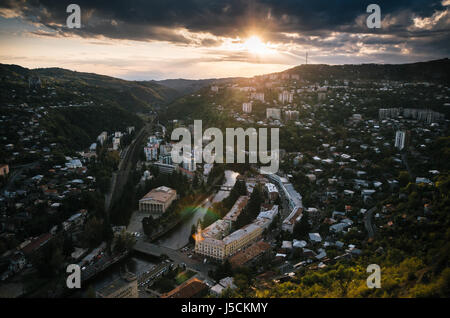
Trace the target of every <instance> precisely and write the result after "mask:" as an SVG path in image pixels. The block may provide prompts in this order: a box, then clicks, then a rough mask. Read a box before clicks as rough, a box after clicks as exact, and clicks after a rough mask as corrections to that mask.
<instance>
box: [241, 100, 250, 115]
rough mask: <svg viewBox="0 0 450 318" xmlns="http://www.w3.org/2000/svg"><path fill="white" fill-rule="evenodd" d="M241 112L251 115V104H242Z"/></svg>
mask: <svg viewBox="0 0 450 318" xmlns="http://www.w3.org/2000/svg"><path fill="white" fill-rule="evenodd" d="M242 111H243V112H244V113H251V112H252V102H248V103H242Z"/></svg>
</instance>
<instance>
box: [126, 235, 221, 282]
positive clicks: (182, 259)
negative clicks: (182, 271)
mask: <svg viewBox="0 0 450 318" xmlns="http://www.w3.org/2000/svg"><path fill="white" fill-rule="evenodd" d="M134 250H135V251H138V252H140V253H144V254H149V255H153V256H161V255H166V256H167V257H168V258H170V259H171V260H172V261H173V262H174V263H176V264H178V265H179V264H182V263H184V264H185V265H186V267H189V268H192V269H194V270H195V271H197V272H199V274H200V276H201V277H202V278H204V279H210V278H209V277H208V271H209V270H212V269H214V266H212V265H211V264H209V263H206V264H204V263H203V262H202V261H199V260H196V259H192V258H189V256H188V255H187V254H185V253H183V252H181V251H179V250H174V249H171V248H169V247H164V246H160V245H155V244H152V243H148V242H145V241H144V239H138V241H137V242H136V244H135V246H134Z"/></svg>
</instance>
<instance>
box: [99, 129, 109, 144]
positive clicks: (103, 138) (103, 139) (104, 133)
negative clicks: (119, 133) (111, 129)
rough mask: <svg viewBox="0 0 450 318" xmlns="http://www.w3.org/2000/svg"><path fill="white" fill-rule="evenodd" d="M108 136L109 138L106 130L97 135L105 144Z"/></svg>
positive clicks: (100, 141) (101, 142)
mask: <svg viewBox="0 0 450 318" xmlns="http://www.w3.org/2000/svg"><path fill="white" fill-rule="evenodd" d="M106 138H108V133H107V132H106V131H104V132H102V133H101V134H100V135H98V137H97V141H98V142H99V143H100V144H101V145H103V143H104V142H105V141H106Z"/></svg>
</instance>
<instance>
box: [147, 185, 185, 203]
mask: <svg viewBox="0 0 450 318" xmlns="http://www.w3.org/2000/svg"><path fill="white" fill-rule="evenodd" d="M176 193H177V192H176V191H175V190H174V189H171V188H168V187H165V186H161V187H158V188H156V189H153V190H151V191H150V192H149V193H147V194H146V195H145V196H144V197H143V198H142V199H141V200H139V201H146V200H154V201H159V202H162V203H164V202H167V201H168V200H169V199H170V198H171V197H172V196H173V195H175V194H176Z"/></svg>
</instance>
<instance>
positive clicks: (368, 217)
mask: <svg viewBox="0 0 450 318" xmlns="http://www.w3.org/2000/svg"><path fill="white" fill-rule="evenodd" d="M375 211H376V207H373V208H371V209H370V210H369V211H367V212H366V214H365V215H364V226H365V228H366V231H367V233H368V234H369V238H373V237H374V236H375V227H374V225H373V212H375Z"/></svg>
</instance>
